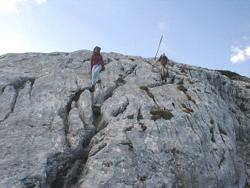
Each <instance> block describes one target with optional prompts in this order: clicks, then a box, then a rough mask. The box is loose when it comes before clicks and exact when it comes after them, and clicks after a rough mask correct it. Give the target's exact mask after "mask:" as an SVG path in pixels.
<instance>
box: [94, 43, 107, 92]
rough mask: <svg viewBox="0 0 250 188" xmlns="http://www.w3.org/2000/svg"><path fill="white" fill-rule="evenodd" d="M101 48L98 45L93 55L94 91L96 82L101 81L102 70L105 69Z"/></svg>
mask: <svg viewBox="0 0 250 188" xmlns="http://www.w3.org/2000/svg"><path fill="white" fill-rule="evenodd" d="M100 52H101V48H100V47H99V46H96V47H95V48H94V50H93V55H92V56H91V73H92V85H91V90H93V91H94V89H95V84H96V82H100V81H101V80H100V72H101V71H103V70H104V69H105V67H104V62H103V58H102V55H101V53H100Z"/></svg>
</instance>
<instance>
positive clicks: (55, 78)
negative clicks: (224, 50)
mask: <svg viewBox="0 0 250 188" xmlns="http://www.w3.org/2000/svg"><path fill="white" fill-rule="evenodd" d="M90 57H91V52H90V51H86V50H80V51H76V52H72V53H63V52H54V53H24V54H6V55H3V56H0V143H1V144H0V151H1V152H0V187H1V188H9V187H17V188H19V187H20V188H23V187H42V188H50V187H51V188H52V187H53V188H54V187H64V188H76V187H83V188H96V187H109V188H119V187H121V188H123V187H127V188H129V187H131V188H132V187H187V188H188V187H190V188H191V187H192V188H193V187H197V188H199V187H208V188H213V187H232V188H233V187H235V188H236V187H237V188H238V187H240V188H245V187H250V173H249V172H250V89H249V86H250V80H249V79H248V78H246V77H241V76H240V75H236V76H235V74H231V73H230V72H224V71H215V70H207V69H203V68H199V67H194V66H189V65H183V64H178V63H175V62H173V61H171V63H170V64H169V67H168V68H169V77H168V78H167V80H166V82H164V81H163V80H162V75H161V74H160V72H161V71H160V67H159V65H155V66H152V64H154V60H153V59H150V58H147V59H146V58H142V57H131V56H126V55H122V54H117V53H103V58H104V61H105V64H106V65H105V67H106V69H105V71H103V72H102V73H101V80H102V81H101V83H98V84H97V85H96V88H95V92H94V93H91V92H90V91H89V87H90V83H91V82H90V75H89V63H90ZM231 75H233V77H232V76H231Z"/></svg>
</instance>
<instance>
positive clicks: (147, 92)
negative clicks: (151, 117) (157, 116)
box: [140, 86, 159, 106]
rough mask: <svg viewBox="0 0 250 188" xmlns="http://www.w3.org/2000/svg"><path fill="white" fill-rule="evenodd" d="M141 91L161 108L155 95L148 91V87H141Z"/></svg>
mask: <svg viewBox="0 0 250 188" xmlns="http://www.w3.org/2000/svg"><path fill="white" fill-rule="evenodd" d="M140 89H141V90H143V91H145V92H146V94H147V95H148V96H149V97H150V98H151V99H152V100H153V101H154V103H155V104H156V105H157V106H159V105H158V104H157V102H156V100H155V96H154V95H153V93H151V92H150V90H149V89H148V87H147V86H140Z"/></svg>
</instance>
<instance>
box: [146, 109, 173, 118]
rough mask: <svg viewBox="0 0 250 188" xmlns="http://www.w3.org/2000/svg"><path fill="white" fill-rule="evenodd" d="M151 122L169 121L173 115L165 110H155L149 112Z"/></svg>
mask: <svg viewBox="0 0 250 188" xmlns="http://www.w3.org/2000/svg"><path fill="white" fill-rule="evenodd" d="M150 114H151V115H152V116H151V120H157V119H161V118H163V119H165V120H170V119H171V118H172V117H174V116H173V114H172V113H171V112H170V111H169V110H166V109H156V110H151V111H150Z"/></svg>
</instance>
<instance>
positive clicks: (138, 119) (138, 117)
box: [136, 107, 143, 121]
mask: <svg viewBox="0 0 250 188" xmlns="http://www.w3.org/2000/svg"><path fill="white" fill-rule="evenodd" d="M136 119H137V121H140V120H142V119H143V116H142V114H141V107H140V108H139V109H138V112H137V117H136Z"/></svg>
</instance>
